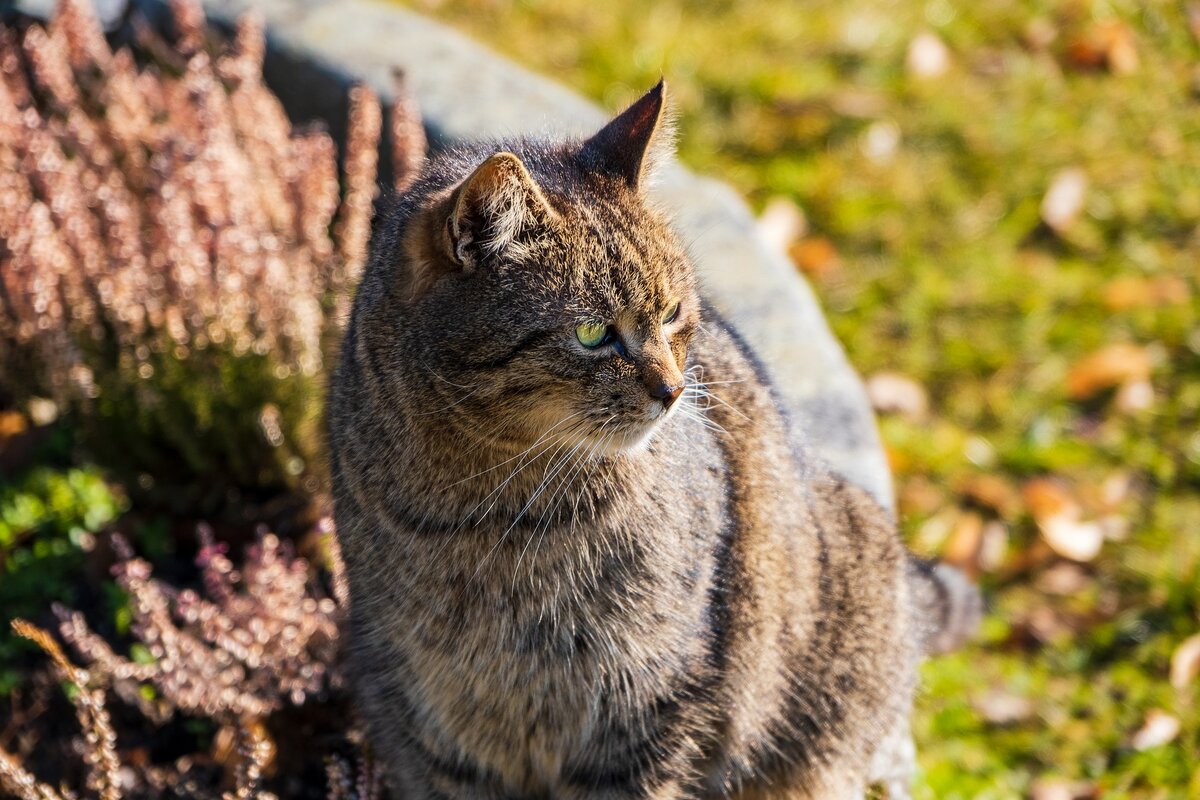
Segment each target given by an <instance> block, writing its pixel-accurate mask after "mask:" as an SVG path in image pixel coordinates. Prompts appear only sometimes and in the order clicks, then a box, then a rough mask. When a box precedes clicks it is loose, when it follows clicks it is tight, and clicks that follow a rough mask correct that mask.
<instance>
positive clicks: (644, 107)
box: [579, 80, 675, 189]
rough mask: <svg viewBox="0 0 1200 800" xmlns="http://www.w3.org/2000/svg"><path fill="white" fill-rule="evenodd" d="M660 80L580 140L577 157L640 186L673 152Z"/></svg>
mask: <svg viewBox="0 0 1200 800" xmlns="http://www.w3.org/2000/svg"><path fill="white" fill-rule="evenodd" d="M666 91H667V87H666V84H665V82H664V81H661V80H660V81H659V82H658V85H657V86H655V87H654V88H653V89H651V90H650V91H648V92H646V93H645V94H644V95H642V97H641V99H639V100H637V101H636V102H635V103H634V104H633V105H631V106H630V107H629V108H627V109H625V110H624V111H622V112H621V113H620V114H618V115H617V116H616V117H615V118H614V119H613V120H612V121H611V122H609V123H608V124H607V125H605V126H604V127H603V128H601V129H600V132H599V133H597V134H596V135H595V136H593V137H592V138H590V139H588V140H587V141H586V142H584V143H583V148H582V150H580V153H579V155H580V158H581V159H583V162H584V163H585V164H587V165H588V166H589V167H591V168H592V169H594V170H596V171H598V172H604V173H607V174H610V175H612V176H614V177H616V178H618V179H620V180H622V181H624V182H625V183H626V184H628V185H629V187H630V188H632V189H641V188H642V187H644V186H645V185H646V184H647V183H648V182H649V181H650V180H651V179H652V178H653V176H654V174H655V172H656V171H657V170H658V169H659V168H660V167H661V166H662V165H663V164H665V163H666V162H667V161H669V160H670V158H671V156H672V154H673V153H674V152H675V135H674V133H675V132H674V126H673V125H672V124H671V120H670V115H669V114H668V113H667V111H666Z"/></svg>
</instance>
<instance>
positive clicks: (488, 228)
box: [445, 153, 558, 269]
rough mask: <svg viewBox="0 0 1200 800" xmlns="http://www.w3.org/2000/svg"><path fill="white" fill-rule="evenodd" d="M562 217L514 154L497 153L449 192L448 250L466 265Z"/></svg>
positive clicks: (504, 248)
mask: <svg viewBox="0 0 1200 800" xmlns="http://www.w3.org/2000/svg"><path fill="white" fill-rule="evenodd" d="M557 217H558V213H557V212H556V211H555V210H554V209H553V208H552V207H551V205H550V203H549V202H548V201H547V200H546V196H545V195H544V194H543V193H542V190H541V188H540V187H539V186H538V185H537V182H536V181H535V180H534V179H533V176H532V175H530V174H529V170H527V169H525V165H524V164H523V163H521V159H519V158H517V156H515V155H513V154H512V153H496V154H495V155H493V156H491V157H490V158H488V160H487V161H485V162H483V163H482V164H480V165H479V167H478V168H476V170H475V171H474V172H472V173H471V175H470V176H469V177H468V178H467V179H466V180H464V181H463V182H462V183H461V184H460V185H459V187H458V188H457V189H455V190H454V193H453V194H452V195H451V196H450V202H449V214H448V216H447V219H446V228H445V237H446V240H445V241H446V250H447V253H446V255H447V256H449V257H450V259H451V260H452V261H454V262H455V263H457V264H459V265H460V266H462V267H463V268H465V269H470V268H472V267H474V266H476V265H477V263H478V261H479V259H480V258H481V257H482V258H487V257H489V256H493V255H496V254H497V253H500V252H503V251H505V250H507V249H509V248H513V247H519V246H520V243H521V239H522V237H523V236H525V235H527V234H529V233H530V232H532V231H534V230H536V229H537V228H539V227H540V226H543V225H547V224H549V223H550V222H552V221H553V220H554V219H556V218H557Z"/></svg>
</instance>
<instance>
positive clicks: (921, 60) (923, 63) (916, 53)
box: [904, 31, 950, 78]
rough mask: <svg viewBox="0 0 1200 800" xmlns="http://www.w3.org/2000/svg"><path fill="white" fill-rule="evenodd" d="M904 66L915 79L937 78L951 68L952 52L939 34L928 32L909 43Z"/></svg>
mask: <svg viewBox="0 0 1200 800" xmlns="http://www.w3.org/2000/svg"><path fill="white" fill-rule="evenodd" d="M904 64H905V66H906V67H907V69H908V74H909V75H912V76H913V77H916V78H936V77H937V76H939V75H941V74H943V73H944V72H945V71H946V70H947V69H949V68H950V50H949V48H947V47H946V44H945V43H944V42H943V41H942V40H941V39H939V38H938V36H937V34H934V33H931V32H929V31H926V32H924V33H921V34H918V35H917V37H916V38H915V39H913V40H912V41H911V42H910V43H909V45H908V55H907V57H906V58H905V61H904Z"/></svg>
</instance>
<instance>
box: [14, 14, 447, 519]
mask: <svg viewBox="0 0 1200 800" xmlns="http://www.w3.org/2000/svg"><path fill="white" fill-rule="evenodd" d="M171 7H172V11H173V13H174V24H175V37H174V40H173V41H171V42H167V41H166V40H163V39H161V38H159V37H158V35H157V34H155V33H153V32H151V30H150V29H149V27H148V26H145V25H143V26H139V27H138V28H137V38H138V42H139V48H138V56H135V55H134V53H133V52H132V51H131V50H128V49H123V50H119V51H116V52H113V51H111V50H110V49H109V47H108V45H107V43H106V41H105V38H104V36H103V34H102V31H101V29H100V28H99V26H98V24H97V22H96V19H95V16H94V14H93V11H92V9H91V8H90V7H89V6H88V5H87V4H86V3H85V2H83V0H70V1H69V2H63V3H60V4H59V7H58V12H57V15H56V17H55V18H54V20H53V21H52V22H51V23H50V24H49V26H48V27H45V28H43V27H41V26H39V25H32V24H31V25H28V26H25V27H22V28H19V29H18V28H4V29H3V30H0V184H2V185H0V402H4V401H7V402H9V403H13V404H16V405H17V406H19V407H20V406H25V405H27V404H28V403H30V402H31V401H33V400H34V399H36V398H50V399H52V400H53V401H54V402H55V403H57V404H58V406H59V408H60V410H61V411H62V413H63V416H64V417H65V419H66V422H67V423H68V424H69V425H71V426H72V427H73V428H74V429H75V430H76V432H77V434H78V439H79V441H80V442H81V444H82V445H83V446H84V448H85V449H86V450H88V451H90V453H91V454H92V455H93V456H94V457H96V458H97V460H99V461H100V463H102V464H103V465H105V466H106V467H109V468H111V469H113V470H114V471H115V472H116V474H117V475H118V476H119V477H121V478H123V479H125V480H126V481H127V482H128V484H129V487H130V490H131V492H133V493H135V494H138V495H142V496H146V495H154V496H156V497H157V498H159V499H169V500H170V501H171V502H172V504H173V505H174V506H175V507H176V508H187V509H191V510H195V509H201V510H206V511H212V510H215V509H218V508H221V507H223V506H226V505H228V503H229V502H230V500H232V499H236V497H237V496H238V495H239V494H240V495H243V496H244V495H250V496H251V497H254V496H259V497H261V496H265V495H269V494H272V493H275V492H278V491H279V490H281V489H286V488H293V489H295V488H302V489H307V490H310V491H311V490H313V489H315V488H317V486H319V478H320V475H319V470H318V469H317V467H316V464H317V463H318V461H319V459H317V457H316V456H317V442H318V440H319V436H318V435H317V432H316V429H317V424H318V418H319V401H320V398H321V396H322V391H321V388H320V386H319V383H320V379H321V377H320V376H321V374H322V370H323V368H324V366H325V362H326V353H327V352H328V351H329V345H330V343H331V339H332V338H334V337H335V336H336V334H337V330H338V327H339V320H340V318H341V312H342V310H344V308H345V307H346V296H347V292H348V288H349V287H351V286H352V285H353V284H354V283H355V281H356V278H357V275H358V272H359V270H360V269H361V265H362V261H363V258H364V254H365V250H366V244H367V238H368V234H369V229H370V216H371V212H372V201H373V199H374V196H375V191H376V148H377V145H378V140H379V135H380V131H381V127H382V122H383V121H382V115H381V112H380V109H379V104H378V102H377V100H376V98H375V96H374V95H373V94H372V93H371V92H370V90H368V89H366V88H364V87H359V88H356V89H355V90H353V91H352V94H351V111H350V125H349V135H348V141H347V147H346V158H345V169H344V172H343V174H342V175H341V178H342V183H343V185H344V187H345V192H344V196H343V195H342V194H341V193H340V192H339V172H338V165H337V151H336V147H335V145H334V142H333V141H332V140H331V138H330V137H329V136H328V135H326V134H325V133H323V132H318V131H313V130H301V131H297V130H293V129H292V127H291V124H290V122H289V121H288V119H287V117H286V115H285V113H284V111H283V108H282V107H281V105H280V103H279V102H278V100H277V99H276V98H275V97H274V95H272V93H271V92H270V90H269V89H268V88H267V87H266V86H265V85H264V83H263V82H262V59H263V53H264V39H263V34H262V30H261V27H260V24H259V22H258V21H257V20H256V18H254V17H250V16H248V17H245V18H243V19H242V20H241V21H240V23H239V24H238V26H237V31H236V35H235V36H234V38H233V40H232V42H231V43H222V42H220V41H218V40H217V39H216V37H215V36H213V35H212V34H211V33H210V31H209V29H208V28H206V27H205V21H204V17H203V13H202V11H201V9H200V7H199V4H198V3H195V2H192V1H191V0H176V1H175V2H172V3H171ZM139 58H143V59H144V60H143V61H139V60H138V59H139ZM403 105H404V108H405V110H406V113H407V114H408V115H409V116H408V117H406V118H405V119H403V120H401V119H393V121H392V129H393V130H395V131H404V132H407V133H408V134H409V135H408V136H407V137H406V138H403V140H400V139H398V140H397V141H398V142H400V144H398V147H409V148H412V149H414V150H416V151H417V154H414V153H412V152H407V153H405V154H402V155H403V158H401V159H399V160H398V161H397V163H398V164H405V163H412V162H413V161H414V159H418V158H419V157H420V155H419V154H420V153H423V150H424V142H423V138H422V137H421V136H420V135H419V124H418V122H417V121H416V120H415V119H413V118H412V116H411V115H412V114H413V110H412V105H411V102H405V103H404V104H403ZM414 131H416V132H417V133H414ZM400 173H401V171H400V170H398V174H400Z"/></svg>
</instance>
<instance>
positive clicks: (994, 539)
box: [976, 520, 1008, 572]
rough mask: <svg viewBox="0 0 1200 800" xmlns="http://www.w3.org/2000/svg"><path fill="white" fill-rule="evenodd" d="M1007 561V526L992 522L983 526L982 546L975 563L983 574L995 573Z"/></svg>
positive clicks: (996, 521)
mask: <svg viewBox="0 0 1200 800" xmlns="http://www.w3.org/2000/svg"><path fill="white" fill-rule="evenodd" d="M1007 559H1008V526H1007V525H1005V524H1004V523H1003V522H1000V521H998V520H992V521H991V522H989V523H987V524H986V525H984V526H983V545H982V546H981V547H980V548H979V558H978V559H976V562H977V563H978V564H979V569H981V570H982V571H984V572H995V571H996V570H998V569H1000V568H1001V567H1002V566H1004V562H1005V560H1007Z"/></svg>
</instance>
